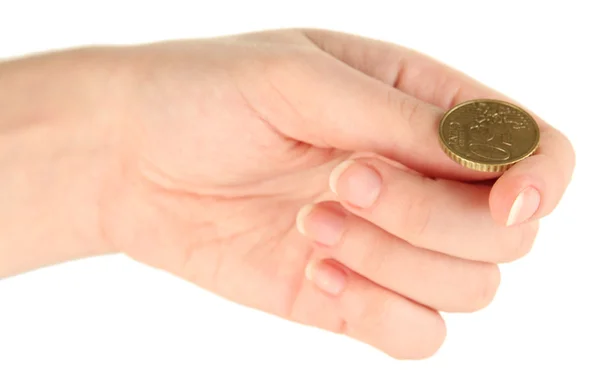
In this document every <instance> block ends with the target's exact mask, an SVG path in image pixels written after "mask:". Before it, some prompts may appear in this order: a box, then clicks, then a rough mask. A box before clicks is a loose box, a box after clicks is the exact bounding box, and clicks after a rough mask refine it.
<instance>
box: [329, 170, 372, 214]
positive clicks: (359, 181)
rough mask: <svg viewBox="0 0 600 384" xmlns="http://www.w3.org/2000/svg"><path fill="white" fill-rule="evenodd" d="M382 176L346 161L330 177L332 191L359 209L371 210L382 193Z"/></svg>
mask: <svg viewBox="0 0 600 384" xmlns="http://www.w3.org/2000/svg"><path fill="white" fill-rule="evenodd" d="M381 183H382V180H381V176H380V175H379V173H377V171H375V170H374V169H373V168H371V167H369V166H367V165H363V164H360V163H357V162H356V161H354V160H346V161H344V162H343V163H340V164H339V165H338V166H337V167H336V168H335V169H334V170H333V171H332V172H331V175H330V176H329V186H330V188H331V190H332V191H333V192H334V193H335V194H337V195H338V197H339V198H340V199H341V200H344V201H346V202H348V203H350V204H352V205H354V206H357V207H359V208H369V207H370V206H371V205H373V203H375V201H376V200H377V198H378V197H379V193H380V191H381Z"/></svg>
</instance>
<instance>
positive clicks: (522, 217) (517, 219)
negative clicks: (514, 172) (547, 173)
mask: <svg viewBox="0 0 600 384" xmlns="http://www.w3.org/2000/svg"><path fill="white" fill-rule="evenodd" d="M540 200H541V197H540V193H539V192H538V191H537V189H535V188H533V187H527V188H525V189H524V190H522V191H521V193H519V195H518V196H517V198H516V199H515V201H514V203H513V205H512V207H511V208H510V213H509V214H508V220H506V225H507V226H511V225H515V224H520V223H523V222H524V221H527V220H528V219H530V218H531V217H532V216H533V215H534V214H535V212H536V211H537V210H538V208H539V206H540Z"/></svg>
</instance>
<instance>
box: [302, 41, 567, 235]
mask: <svg viewBox="0 0 600 384" xmlns="http://www.w3.org/2000/svg"><path fill="white" fill-rule="evenodd" d="M305 34H306V36H307V37H308V38H309V39H310V40H311V41H313V42H314V43H315V44H316V45H317V46H319V47H320V48H321V49H323V50H325V51H327V52H328V53H330V54H331V55H333V56H335V57H337V58H338V59H339V60H342V61H344V62H345V63H346V64H348V65H350V66H352V67H354V68H356V69H357V70H359V71H361V72H363V73H365V74H367V75H369V76H371V77H374V78H376V79H378V80H380V81H383V82H384V83H386V84H388V85H390V86H392V87H395V88H397V89H399V90H401V91H402V92H404V93H406V94H408V95H411V96H413V97H415V98H418V99H420V100H422V101H424V102H426V103H429V104H432V105H435V106H437V107H440V108H442V109H443V110H448V109H449V108H451V107H453V106H455V105H457V104H459V103H462V102H464V101H467V100H472V99H480V98H488V99H489V98H491V99H498V100H505V101H508V102H511V103H513V104H516V105H519V106H521V107H522V108H524V109H526V110H527V108H526V107H524V106H522V105H520V104H519V103H518V102H516V101H514V100H511V99H510V98H508V97H507V96H505V95H503V94H501V93H500V92H498V91H496V90H493V89H491V88H489V87H487V86H485V85H483V84H481V83H480V82H478V81H476V80H475V79H473V78H471V77H469V76H467V75H466V74H464V73H462V72H460V71H458V70H456V69H453V68H451V67H449V66H447V65H445V64H443V63H441V62H440V61H437V60H435V59H433V58H431V57H428V56H427V55H424V54H421V53H419V52H416V51H413V50H410V49H407V48H403V47H400V46H397V45H394V44H391V43H386V42H383V41H378V40H373V39H368V38H363V37H360V36H354V35H348V34H344V33H339V32H331V31H323V30H307V31H305ZM530 113H531V112H530ZM531 114H532V116H533V117H534V119H535V120H536V121H537V123H538V125H539V127H540V145H539V149H538V151H537V152H536V153H535V154H534V155H533V156H531V157H529V158H527V159H525V160H523V161H521V162H519V163H517V164H516V165H515V166H513V167H512V168H510V169H509V170H508V171H506V172H505V173H504V174H502V175H501V176H500V177H499V179H498V180H497V182H496V183H495V184H494V187H493V188H492V191H491V193H490V210H491V212H492V216H493V217H494V219H496V220H497V221H499V222H501V223H504V224H506V225H513V224H518V223H520V222H524V221H527V220H530V219H537V218H540V217H542V216H545V215H547V214H548V213H550V212H551V211H552V210H553V209H554V208H555V206H556V205H557V204H558V202H559V201H560V199H561V197H562V195H563V194H564V191H565V190H566V188H567V186H568V184H569V182H570V180H571V176H572V173H573V168H574V166H575V154H574V150H573V147H572V145H571V143H570V142H569V140H568V139H567V138H566V137H565V136H564V135H563V134H562V133H561V132H560V131H558V130H557V129H555V128H553V127H551V126H550V125H549V124H548V123H546V122H545V121H543V120H542V119H540V118H539V117H538V116H536V115H535V114H533V113H531Z"/></svg>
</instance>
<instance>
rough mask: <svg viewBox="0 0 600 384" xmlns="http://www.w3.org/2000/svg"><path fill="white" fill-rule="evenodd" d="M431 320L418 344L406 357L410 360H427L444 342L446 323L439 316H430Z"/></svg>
mask: <svg viewBox="0 0 600 384" xmlns="http://www.w3.org/2000/svg"><path fill="white" fill-rule="evenodd" d="M432 318H433V320H432V321H431V323H430V324H428V327H427V329H425V330H424V333H423V338H424V340H422V341H421V342H419V343H416V344H415V348H414V349H413V350H412V351H410V353H409V355H408V356H406V357H407V358H409V359H411V360H423V359H428V358H430V357H432V356H433V355H435V354H436V353H437V352H438V351H439V350H440V348H441V347H442V345H443V344H444V341H445V340H446V334H447V329H446V323H445V322H444V319H442V317H441V316H440V315H439V314H437V313H436V314H435V315H433V316H432Z"/></svg>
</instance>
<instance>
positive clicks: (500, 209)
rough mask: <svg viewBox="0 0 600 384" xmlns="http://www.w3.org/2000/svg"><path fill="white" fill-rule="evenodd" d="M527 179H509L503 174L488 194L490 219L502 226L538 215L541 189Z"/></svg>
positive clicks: (518, 222) (514, 223)
mask: <svg viewBox="0 0 600 384" xmlns="http://www.w3.org/2000/svg"><path fill="white" fill-rule="evenodd" d="M537 184H538V183H536V182H535V181H534V180H533V179H531V178H528V177H511V175H509V174H505V175H503V176H502V177H500V179H498V181H497V182H496V183H495V184H494V186H493V187H492V190H491V192H490V199H489V204H490V212H491V215H492V218H493V219H494V220H495V221H496V222H497V223H499V224H501V225H503V226H508V227H509V226H513V225H518V224H521V223H524V222H527V221H528V220H530V219H531V218H533V217H534V216H536V215H537V214H538V211H539V208H540V205H541V201H542V195H541V190H542V189H541V188H540V186H539V185H537Z"/></svg>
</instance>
